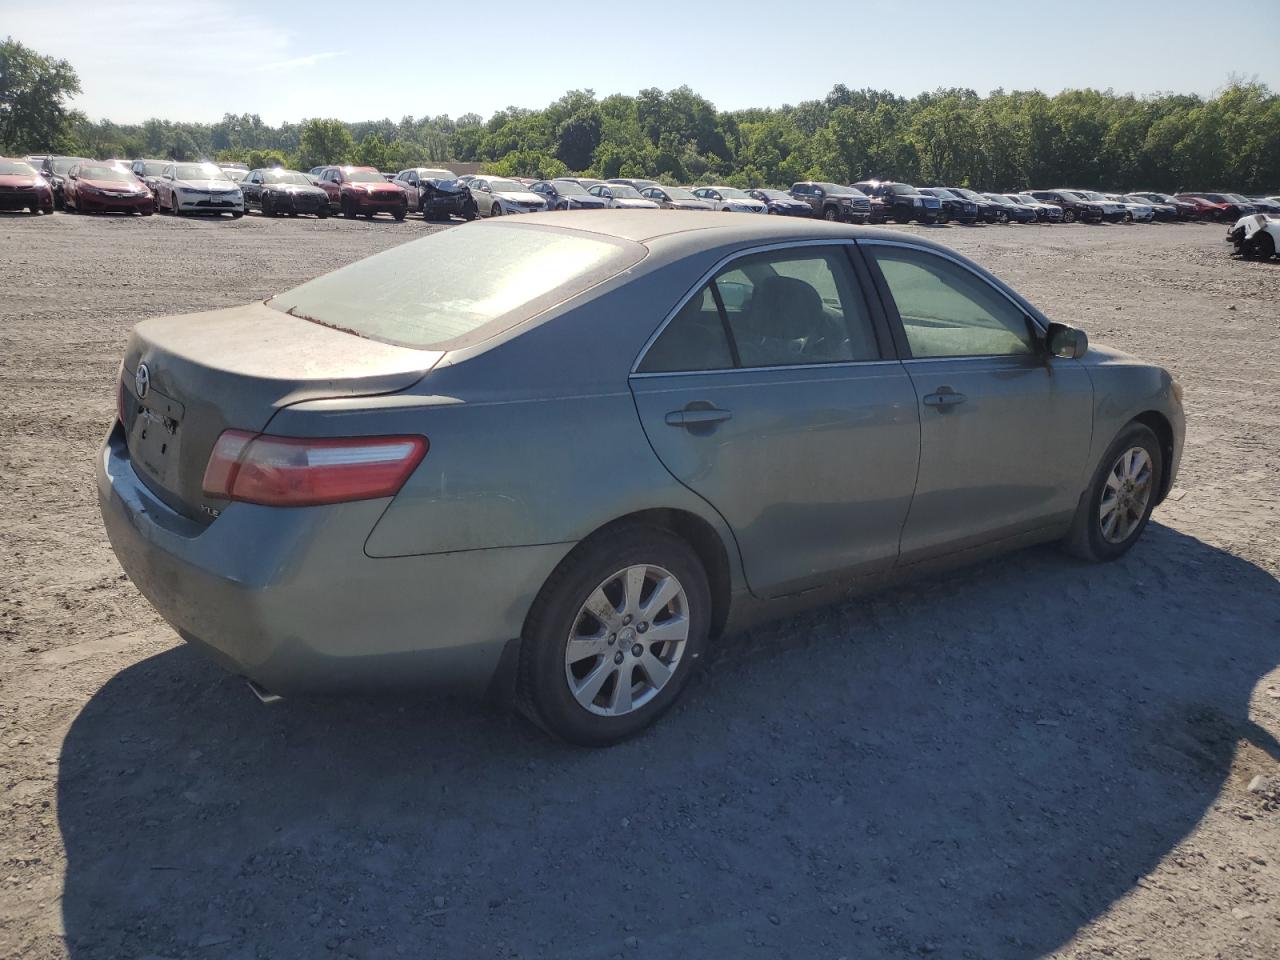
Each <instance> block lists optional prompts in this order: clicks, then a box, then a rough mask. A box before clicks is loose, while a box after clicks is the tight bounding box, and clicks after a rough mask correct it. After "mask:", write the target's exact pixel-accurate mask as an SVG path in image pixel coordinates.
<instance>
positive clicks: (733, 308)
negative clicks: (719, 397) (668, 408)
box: [639, 247, 880, 373]
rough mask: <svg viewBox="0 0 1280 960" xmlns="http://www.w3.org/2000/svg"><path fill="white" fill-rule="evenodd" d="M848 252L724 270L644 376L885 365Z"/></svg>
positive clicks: (791, 256)
mask: <svg viewBox="0 0 1280 960" xmlns="http://www.w3.org/2000/svg"><path fill="white" fill-rule="evenodd" d="M879 356H880V354H879V349H878V347H877V345H876V340H875V334H874V331H873V330H872V327H871V319H870V316H869V315H868V313H867V309H866V304H865V302H864V300H863V298H862V294H861V291H860V290H859V289H858V286H857V281H856V278H855V276H854V274H853V271H852V269H851V268H850V266H849V261H848V256H847V253H846V251H845V249H844V248H843V247H821V248H814V247H799V248H792V249H788V250H776V251H769V252H767V253H759V254H753V255H749V256H746V257H743V258H741V259H739V260H735V261H734V262H733V263H731V264H729V265H728V266H726V267H725V268H724V269H722V270H720V271H719V272H718V273H717V274H716V276H715V277H714V278H712V280H711V281H710V282H708V283H707V285H706V286H705V287H703V288H702V290H700V291H699V292H698V293H697V294H695V295H694V296H693V298H692V299H691V300H690V301H689V302H688V303H687V304H685V306H684V307H683V308H682V309H681V311H680V312H679V313H678V314H677V315H676V316H675V317H674V318H672V320H671V322H670V323H669V324H667V327H666V329H665V330H663V332H662V334H661V335H660V336H659V337H658V339H657V340H656V341H654V343H653V345H652V346H651V347H650V348H649V352H648V353H646V354H645V356H644V359H643V360H642V361H641V364H640V367H639V372H641V373H669V372H676V371H690V370H719V369H725V368H727V367H731V366H738V367H776V366H793V365H801V364H821V363H840V362H848V361H854V360H877V359H879Z"/></svg>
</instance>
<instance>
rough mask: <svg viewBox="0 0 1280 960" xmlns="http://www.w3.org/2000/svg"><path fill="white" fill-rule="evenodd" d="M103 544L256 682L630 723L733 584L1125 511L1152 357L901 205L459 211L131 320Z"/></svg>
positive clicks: (926, 553)
mask: <svg viewBox="0 0 1280 960" xmlns="http://www.w3.org/2000/svg"><path fill="white" fill-rule="evenodd" d="M119 389H120V395H119V415H118V418H117V420H116V422H115V423H114V424H113V425H112V428H111V432H110V435H109V436H108V437H107V440H106V443H105V445H104V446H103V448H102V451H101V455H100V457H99V459H98V464H97V473H98V491H99V498H100V501H101V508H102V515H103V520H104V522H105V525H106V529H107V533H108V535H109V536H110V539H111V543H112V546H113V547H114V549H115V552H116V554H117V556H118V557H119V558H120V562H121V563H122V564H123V566H124V568H125V570H126V571H127V572H128V573H129V576H130V577H131V578H132V579H133V581H134V582H135V583H136V584H137V585H138V588H139V589H140V590H141V591H142V592H143V594H145V595H146V597H147V598H148V599H149V600H150V601H151V602H152V603H153V604H154V605H155V607H156V608H157V610H159V611H160V613H161V614H162V615H163V616H164V617H165V619H167V620H168V621H169V622H170V623H171V624H173V626H174V628H175V629H176V630H177V631H178V632H179V634H181V636H182V637H184V638H185V639H186V640H188V641H189V642H191V643H192V644H194V645H197V646H199V647H201V648H203V649H204V650H207V651H208V652H209V653H210V654H211V655H212V656H214V657H215V658H217V659H218V660H220V661H222V662H223V663H224V664H226V665H227V667H228V668H229V669H231V670H234V671H236V672H237V673H241V674H244V675H245V676H246V677H248V678H249V679H250V680H251V681H252V683H253V684H254V685H255V688H256V689H257V690H258V691H259V692H260V693H267V692H270V693H272V694H283V695H287V694H290V693H293V692H297V691H303V690H313V689H317V688H325V687H329V688H332V687H368V686H371V685H387V684H393V683H394V684H406V683H409V684H421V685H424V686H426V685H432V684H449V685H459V684H461V685H466V686H469V687H473V688H476V689H485V688H489V689H493V690H498V691H503V692H506V693H508V694H509V695H510V696H511V698H512V700H513V701H514V702H515V703H516V704H518V705H519V707H520V709H521V710H522V711H523V712H525V713H526V714H527V715H528V716H529V717H530V718H531V719H533V720H534V721H536V722H537V723H539V724H541V725H542V726H543V727H545V728H546V729H548V730H550V731H551V732H553V733H554V734H556V735H558V736H560V737H563V738H565V739H567V740H570V741H573V742H576V743H581V744H608V743H612V742H615V741H617V740H619V739H621V738H624V737H627V736H629V735H632V734H634V733H636V732H637V731H639V730H641V729H643V728H644V727H645V726H647V725H648V724H650V723H652V722H653V721H654V720H655V719H656V718H657V717H659V716H660V715H661V714H662V713H663V712H664V711H665V710H667V709H668V708H669V707H670V706H671V704H672V703H673V702H674V701H675V700H676V698H677V697H679V696H680V692H681V690H683V689H684V687H685V685H686V684H687V683H688V681H689V678H690V676H691V674H692V673H693V672H694V670H695V669H696V668H697V666H698V663H699V661H700V660H701V659H702V657H703V655H704V654H705V653H706V652H707V650H708V648H709V646H710V645H711V644H718V643H733V642H734V640H733V636H732V634H733V632H734V630H735V629H736V628H737V627H739V626H741V625H744V624H746V623H748V622H751V621H753V620H755V619H758V618H760V617H764V616H768V615H770V614H777V613H778V612H780V611H790V610H794V609H795V608H796V607H797V606H799V605H803V604H806V603H815V602H820V601H821V600H823V599H826V598H828V597H830V596H831V595H832V594H833V592H837V591H838V592H840V593H844V592H847V591H849V590H850V589H863V588H867V587H872V586H875V585H878V584H882V583H884V582H885V581H886V580H889V579H891V578H897V577H899V576H903V575H909V574H911V573H912V572H915V571H920V570H922V569H930V570H932V569H936V568H937V567H938V566H939V565H947V564H952V563H958V562H964V561H966V560H970V559H972V558H974V557H978V556H985V555H988V554H990V553H992V552H994V551H1000V550H1007V549H1012V548H1015V547H1018V546H1022V545H1026V544H1029V543H1034V542H1040V541H1049V540H1060V541H1062V542H1063V543H1064V544H1065V545H1066V546H1067V547H1068V548H1069V549H1070V550H1071V551H1073V552H1074V553H1076V554H1078V555H1080V556H1082V557H1085V558H1087V559H1090V560H1096V561H1101V560H1109V559H1112V558H1115V557H1117V556H1119V555H1120V554H1122V553H1124V552H1125V551H1126V550H1128V549H1129V548H1130V547H1131V546H1133V544H1134V542H1135V541H1136V540H1137V538H1138V537H1139V536H1140V535H1141V534H1142V531H1143V528H1144V527H1145V526H1146V523H1147V519H1148V517H1149V516H1150V514H1151V510H1152V508H1153V507H1154V506H1155V505H1156V504H1157V503H1159V502H1160V500H1161V498H1163V497H1164V496H1165V494H1166V493H1167V492H1168V490H1169V487H1170V485H1171V484H1172V482H1173V478H1174V475H1175V472H1176V471H1177V468H1178V461H1179V459H1180V456H1181V453H1182V443H1183V436H1184V419H1183V412H1182V403H1181V390H1180V388H1179V387H1178V385H1177V383H1175V382H1174V381H1173V380H1172V379H1171V378H1170V376H1169V374H1168V373H1166V372H1165V371H1164V370H1163V369H1161V368H1159V367H1156V366H1153V365H1151V364H1148V363H1144V362H1143V361H1141V360H1138V359H1135V358H1133V357H1130V356H1126V355H1124V354H1122V353H1118V352H1116V351H1114V350H1108V349H1103V348H1100V347H1098V346H1096V345H1092V346H1091V345H1089V344H1088V343H1087V340H1086V337H1085V335H1084V334H1083V333H1082V332H1081V331H1079V330H1077V329H1074V328H1073V327H1071V326H1069V325H1067V324H1065V323H1062V322H1060V321H1056V320H1051V319H1050V318H1048V317H1046V316H1044V315H1043V314H1042V313H1041V312H1040V311H1039V310H1037V309H1036V308H1035V307H1034V306H1032V305H1031V304H1030V303H1028V302H1027V301H1026V300H1024V299H1023V298H1022V297H1021V296H1020V295H1019V294H1018V293H1017V292H1016V291H1014V290H1012V289H1010V288H1009V287H1008V286H1007V285H1005V284H1004V283H1002V282H1001V281H1000V280H999V279H997V278H995V277H993V276H991V275H990V274H988V273H987V272H986V271H984V270H982V269H981V268H980V267H977V266H976V265H974V264H973V263H971V262H969V261H968V260H966V259H965V258H963V257H961V256H958V255H957V254H955V253H953V252H951V251H949V250H948V249H946V248H945V247H942V246H940V245H938V244H935V243H931V242H929V241H927V240H923V239H919V238H917V237H915V236H910V235H906V234H903V233H890V232H883V231H877V230H869V229H864V228H859V227H853V226H843V225H839V224H834V223H825V222H819V221H810V220H799V219H791V218H778V217H744V218H740V219H739V218H734V217H729V218H724V219H721V218H714V219H712V218H708V217H705V216H701V215H698V214H694V213H682V212H678V211H652V212H650V211H638V210H625V211H600V212H594V211H587V212H581V213H578V214H575V215H573V216H565V215H563V214H554V213H549V214H535V215H530V216H526V217H521V218H519V219H518V220H513V219H509V218H505V217H504V218H502V219H500V220H495V221H493V222H485V223H475V224H468V225H466V226H461V227H457V228H454V229H451V230H447V231H442V232H440V233H436V234H433V235H431V236H428V237H425V238H423V239H420V240H417V241H414V242H412V243H406V244H404V245H403V246H400V247H397V248H395V249H393V250H389V251H387V252H385V253H381V254H378V255H376V256H373V257H370V258H368V259H366V260H362V261H360V262H358V263H354V264H352V265H350V266H348V267H344V268H342V269H340V270H336V271H334V272H333V273H330V274H327V275H325V276H322V277H319V278H317V279H315V280H312V281H310V282H308V283H304V284H303V285H302V286H300V287H297V288H296V289H293V290H290V291H289V292H288V293H282V294H279V295H278V296H275V297H272V298H271V299H269V300H266V301H265V302H258V303H252V304H249V305H247V306H242V307H235V308H232V309H226V310H217V311H213V312H210V313H201V314H194V315H190V316H181V317H166V318H163V319H154V320H147V321H144V322H142V323H140V324H138V325H137V327H136V328H135V329H134V331H133V334H132V336H131V338H130V340H129V344H128V348H127V351H126V353H125V357H124V363H123V365H122V368H121V379H120V387H119Z"/></svg>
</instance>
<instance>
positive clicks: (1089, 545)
mask: <svg viewBox="0 0 1280 960" xmlns="http://www.w3.org/2000/svg"><path fill="white" fill-rule="evenodd" d="M1163 478H1164V454H1163V452H1162V451H1161V449H1160V442H1159V440H1157V439H1156V435H1155V434H1154V433H1153V432H1152V431H1151V428H1150V427H1147V426H1145V425H1144V424H1141V423H1130V424H1129V425H1128V426H1126V427H1125V428H1124V429H1123V430H1121V431H1120V434H1119V436H1117V437H1116V439H1115V440H1114V441H1113V442H1112V444H1111V446H1110V447H1109V448H1108V449H1107V452H1106V454H1105V455H1104V456H1103V457H1102V461H1101V462H1100V463H1099V464H1098V469H1097V470H1096V471H1095V472H1094V476H1093V481H1092V482H1091V483H1090V484H1089V489H1088V490H1086V491H1085V493H1084V495H1083V496H1082V497H1081V498H1080V503H1079V505H1078V506H1077V508H1076V516H1075V519H1074V520H1073V521H1072V525H1071V532H1070V533H1068V535H1067V539H1066V546H1067V549H1068V550H1070V551H1071V552H1072V553H1074V554H1075V555H1076V556H1078V557H1081V558H1082V559H1085V560H1092V561H1094V562H1095V563H1098V562H1102V561H1106V560H1114V559H1116V558H1117V557H1119V556H1121V555H1123V554H1124V553H1126V552H1127V551H1128V550H1129V548H1130V547H1132V546H1133V545H1134V544H1135V543H1136V542H1137V540H1138V537H1140V536H1141V535H1142V531H1143V530H1145V529H1146V526H1147V521H1148V520H1149V519H1150V518H1151V511H1152V510H1153V509H1154V508H1155V505H1156V498H1157V497H1158V496H1159V494H1160V485H1161V483H1162V482H1163Z"/></svg>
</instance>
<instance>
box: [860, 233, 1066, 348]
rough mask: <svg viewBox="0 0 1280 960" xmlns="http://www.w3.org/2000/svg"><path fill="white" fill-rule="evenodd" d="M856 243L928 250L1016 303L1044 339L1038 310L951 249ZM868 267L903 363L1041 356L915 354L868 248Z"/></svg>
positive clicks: (896, 242)
mask: <svg viewBox="0 0 1280 960" xmlns="http://www.w3.org/2000/svg"><path fill="white" fill-rule="evenodd" d="M854 242H855V244H856V245H857V246H858V247H864V246H865V247H901V248H903V249H906V250H913V251H915V252H917V253H925V254H931V255H932V256H935V257H938V258H939V259H941V260H946V261H948V262H950V263H951V264H953V265H955V266H957V267H959V268H960V269H961V270H964V271H965V272H966V273H968V274H970V275H971V276H973V277H975V278H976V279H978V280H980V281H982V282H983V283H985V284H986V285H987V286H988V287H990V288H991V289H992V290H994V291H996V292H997V293H998V294H1000V296H1002V297H1004V299H1006V300H1008V301H1009V302H1010V303H1011V304H1013V306H1015V307H1016V308H1017V309H1018V311H1019V312H1020V313H1022V315H1023V316H1025V317H1026V318H1027V319H1029V320H1030V321H1031V323H1032V325H1033V326H1034V327H1035V328H1036V331H1037V332H1038V333H1039V335H1040V338H1041V339H1042V340H1043V338H1044V337H1045V336H1047V333H1048V330H1047V328H1046V326H1045V325H1044V324H1043V323H1041V322H1040V321H1041V317H1040V316H1039V314H1038V313H1037V312H1036V311H1035V310H1033V309H1032V308H1031V305H1030V304H1028V303H1024V302H1022V301H1021V300H1020V299H1019V298H1018V297H1017V296H1015V295H1014V294H1013V293H1011V292H1010V291H1008V290H1006V289H1004V288H1003V287H1001V286H1000V285H999V284H998V283H994V282H993V281H992V280H991V278H990V277H987V276H984V275H983V274H982V273H981V272H979V271H977V270H975V269H974V268H973V266H972V265H971V264H968V263H965V262H964V261H963V260H961V259H960V258H959V257H957V256H955V255H954V254H952V253H950V251H944V250H935V249H933V248H932V247H922V246H921V245H920V244H918V243H904V242H903V241H901V240H856V241H854ZM865 259H866V264H867V270H868V271H870V273H871V277H872V282H873V283H874V284H875V287H876V292H877V293H878V294H879V295H880V300H881V303H882V306H883V308H884V315H885V319H886V320H887V321H888V322H889V326H890V329H891V330H892V332H893V338H894V340H895V342H896V343H897V345H898V353H899V356H900V357H901V359H902V362H903V363H939V362H943V363H949V362H953V361H956V360H991V359H1005V360H1007V359H1010V358H1012V359H1024V358H1025V357H1027V356H1030V357H1032V358H1034V359H1036V360H1041V359H1043V352H1042V351H1040V350H1034V349H1033V350H1032V352H1031V353H1030V354H1014V353H977V354H968V355H964V356H956V357H917V356H915V355H914V354H913V353H912V351H911V344H910V342H909V341H908V340H907V331H906V327H905V326H904V325H903V323H902V316H901V314H899V313H898V302H897V301H896V300H895V299H894V298H893V292H892V291H891V290H890V289H889V284H888V282H887V281H886V280H885V279H884V274H883V273H882V272H881V270H880V264H879V263H878V262H877V261H876V258H875V255H874V254H873V253H871V252H870V251H868V255H867V256H866V258H865Z"/></svg>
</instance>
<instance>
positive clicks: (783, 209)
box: [747, 188, 813, 217]
mask: <svg viewBox="0 0 1280 960" xmlns="http://www.w3.org/2000/svg"><path fill="white" fill-rule="evenodd" d="M747 196H749V197H751V199H753V200H759V201H760V202H761V203H763V204H764V205H765V206H766V207H768V208H769V212H770V213H776V214H777V215H778V216H780V217H812V216H813V207H811V206H809V204H807V203H805V202H804V201H803V200H797V199H796V198H795V197H793V196H791V194H789V193H787V192H786V191H785V190H765V189H762V188H761V189H756V190H748V191H747Z"/></svg>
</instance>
